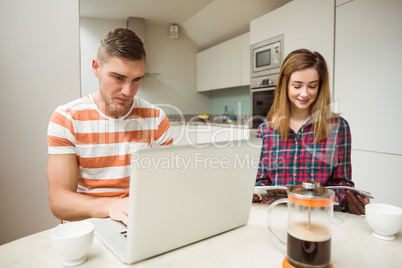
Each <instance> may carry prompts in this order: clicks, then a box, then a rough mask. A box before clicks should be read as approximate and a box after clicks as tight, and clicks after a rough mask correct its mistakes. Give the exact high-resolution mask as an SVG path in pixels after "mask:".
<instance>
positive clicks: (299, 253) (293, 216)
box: [267, 181, 335, 268]
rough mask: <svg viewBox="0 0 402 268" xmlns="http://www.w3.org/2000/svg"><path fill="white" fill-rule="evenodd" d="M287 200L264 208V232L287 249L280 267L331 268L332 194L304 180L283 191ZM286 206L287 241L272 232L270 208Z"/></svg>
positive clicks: (314, 183) (333, 193)
mask: <svg viewBox="0 0 402 268" xmlns="http://www.w3.org/2000/svg"><path fill="white" fill-rule="evenodd" d="M287 194H288V198H284V199H279V200H277V201H275V202H274V203H272V204H271V205H270V207H269V209H268V219H269V221H268V222H267V225H268V229H269V230H270V231H271V232H272V234H273V235H274V236H275V237H276V238H277V239H278V240H279V241H280V242H282V243H283V244H285V245H286V246H287V256H286V258H285V260H284V261H283V267H314V268H317V267H323V268H324V267H332V265H331V237H332V236H331V228H330V227H331V220H332V217H333V207H334V197H335V192H334V191H333V190H331V189H326V188H324V187H321V186H320V185H319V184H318V183H317V182H314V181H305V182H303V183H302V184H301V185H295V186H290V187H288V189H287ZM282 203H287V204H288V225H287V226H288V227H287V241H284V240H283V239H282V238H280V237H279V236H278V235H277V234H276V233H275V232H274V230H273V229H272V226H271V224H270V221H271V219H270V217H271V211H272V209H273V208H274V207H275V206H276V205H278V204H282Z"/></svg>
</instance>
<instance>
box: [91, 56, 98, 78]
mask: <svg viewBox="0 0 402 268" xmlns="http://www.w3.org/2000/svg"><path fill="white" fill-rule="evenodd" d="M99 68H100V66H99V61H98V60H97V59H93V60H92V70H93V71H94V74H95V76H96V77H98V78H99Z"/></svg>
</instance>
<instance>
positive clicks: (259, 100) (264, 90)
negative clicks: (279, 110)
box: [250, 74, 278, 128]
mask: <svg viewBox="0 0 402 268" xmlns="http://www.w3.org/2000/svg"><path fill="white" fill-rule="evenodd" d="M277 80H278V74H272V75H267V76H262V77H258V78H252V79H251V80H250V88H251V91H250V94H251V113H252V114H251V116H252V119H253V120H252V123H251V124H252V126H251V128H258V126H259V125H260V124H261V123H262V122H264V119H265V117H266V116H267V114H268V112H269V110H270V109H271V106H272V104H273V102H274V97H275V86H276V84H277Z"/></svg>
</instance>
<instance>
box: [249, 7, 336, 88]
mask: <svg viewBox="0 0 402 268" xmlns="http://www.w3.org/2000/svg"><path fill="white" fill-rule="evenodd" d="M334 17H335V3H334V0H293V1H291V2H289V3H287V4H286V5H284V6H282V7H280V8H277V9H275V10H274V11H271V12H269V13H268V14H265V15H263V16H261V17H259V18H257V19H255V20H253V21H251V22H250V44H255V43H258V42H261V41H263V40H267V39H270V38H272V37H275V36H278V35H281V34H283V35H284V56H285V57H286V55H288V54H289V53H290V52H292V51H293V50H296V49H299V48H307V49H309V50H312V51H317V52H319V53H320V54H322V55H323V56H324V58H325V60H326V61H327V64H328V69H329V73H330V84H331V85H332V78H333V75H332V73H333V63H334V27H335V25H334V21H335V18H334Z"/></svg>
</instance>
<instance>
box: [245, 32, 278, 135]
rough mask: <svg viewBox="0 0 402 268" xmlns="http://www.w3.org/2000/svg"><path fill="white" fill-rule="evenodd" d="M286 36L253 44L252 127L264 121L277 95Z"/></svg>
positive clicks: (251, 50) (251, 70)
mask: <svg viewBox="0 0 402 268" xmlns="http://www.w3.org/2000/svg"><path fill="white" fill-rule="evenodd" d="M283 40H284V36H283V35H279V36H276V37H273V38H270V39H268V40H265V41H262V42H259V43H256V44H253V45H251V47H250V53H251V57H250V58H251V68H250V76H251V80H250V90H251V92H250V93H251V94H250V95H251V116H252V119H253V120H252V123H251V126H250V127H251V128H258V126H259V125H260V124H261V123H262V122H264V120H265V117H266V116H267V114H268V112H269V110H270V109H271V106H272V104H273V102H274V97H275V86H276V84H277V81H278V75H279V71H280V68H281V64H282V61H283V47H284V43H283Z"/></svg>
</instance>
